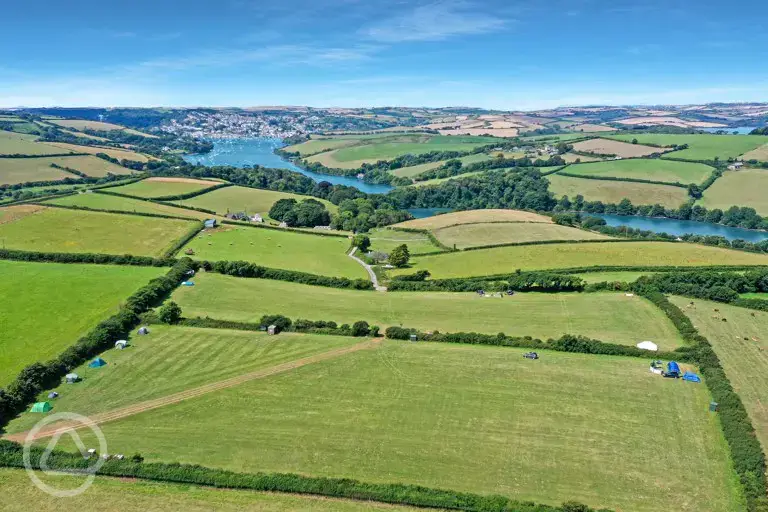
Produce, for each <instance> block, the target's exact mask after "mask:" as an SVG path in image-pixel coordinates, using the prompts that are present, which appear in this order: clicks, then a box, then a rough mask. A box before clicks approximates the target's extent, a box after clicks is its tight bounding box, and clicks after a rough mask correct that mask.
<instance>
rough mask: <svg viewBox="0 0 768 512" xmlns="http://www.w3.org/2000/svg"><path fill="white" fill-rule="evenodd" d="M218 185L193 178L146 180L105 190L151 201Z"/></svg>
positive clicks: (156, 178)
mask: <svg viewBox="0 0 768 512" xmlns="http://www.w3.org/2000/svg"><path fill="white" fill-rule="evenodd" d="M216 185H218V183H217V182H215V181H207V180H197V179H194V178H161V177H155V178H147V179H145V180H141V181H137V182H136V183H130V184H128V185H123V186H121V187H111V188H108V189H107V190H108V191H110V192H118V193H120V194H128V195H129V196H136V197H145V198H147V199H152V198H155V197H165V196H174V195H181V194H189V193H191V192H197V191H200V190H205V189H207V188H211V187H215V186H216Z"/></svg>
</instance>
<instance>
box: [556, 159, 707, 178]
mask: <svg viewBox="0 0 768 512" xmlns="http://www.w3.org/2000/svg"><path fill="white" fill-rule="evenodd" d="M713 170H714V169H713V168H712V167H710V166H708V165H704V164H699V163H693V162H676V161H673V160H661V159H659V158H654V159H650V158H630V159H625V160H611V161H608V162H596V163H585V164H578V165H571V166H569V167H568V168H567V169H565V170H564V171H563V172H567V173H568V174H576V175H579V176H596V177H612V178H633V179H642V180H652V181H665V182H670V183H676V182H679V183H701V182H703V181H704V180H706V179H707V178H708V177H709V175H710V174H712V171H713Z"/></svg>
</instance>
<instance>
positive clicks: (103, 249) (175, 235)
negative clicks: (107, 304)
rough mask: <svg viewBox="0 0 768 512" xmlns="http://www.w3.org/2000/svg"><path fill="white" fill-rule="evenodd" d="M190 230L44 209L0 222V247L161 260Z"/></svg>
mask: <svg viewBox="0 0 768 512" xmlns="http://www.w3.org/2000/svg"><path fill="white" fill-rule="evenodd" d="M2 212H3V209H0V215H2ZM193 226H194V224H193V223H192V222H188V221H183V220H174V219H156V218H152V217H139V216H136V215H122V214H112V213H102V212H87V211H77V210H67V209H63V208H44V209H42V210H40V211H37V212H34V213H32V214H29V215H23V216H20V217H18V218H16V219H15V220H13V221H11V222H5V223H3V222H1V221H0V247H5V248H6V249H19V250H23V251H40V252H74V253H103V254H132V255H135V256H161V255H162V254H163V252H165V251H166V250H167V249H169V248H170V247H171V246H172V245H173V244H174V243H175V242H176V240H178V239H179V238H181V237H182V236H183V235H184V234H185V233H187V232H188V231H189V230H190V229H191V228H192V227H193Z"/></svg>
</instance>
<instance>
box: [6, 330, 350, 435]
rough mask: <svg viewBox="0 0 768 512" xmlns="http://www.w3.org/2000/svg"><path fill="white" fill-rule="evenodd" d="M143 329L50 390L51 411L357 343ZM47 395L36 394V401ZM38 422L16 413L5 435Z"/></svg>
mask: <svg viewBox="0 0 768 512" xmlns="http://www.w3.org/2000/svg"><path fill="white" fill-rule="evenodd" d="M149 329H150V332H149V334H148V335H146V336H138V335H132V336H131V337H130V339H129V341H130V345H129V346H128V347H127V348H125V349H123V350H119V349H116V348H114V349H111V350H108V351H107V352H104V353H103V354H101V357H102V358H103V359H104V360H105V361H106V362H107V365H106V366H103V367H101V368H88V365H87V364H83V365H82V366H80V367H79V368H76V369H75V370H74V373H77V374H78V375H79V376H80V377H81V379H82V380H81V381H80V382H78V383H76V384H62V385H60V386H59V387H58V388H56V391H57V392H58V393H59V397H58V398H57V399H56V401H55V402H54V403H53V405H54V412H55V411H69V412H76V413H78V414H85V415H90V414H97V413H101V412H106V411H110V410H113V409H117V408H121V407H125V406H128V405H132V404H136V403H139V402H143V401H145V400H152V399H155V398H160V397H164V396H168V395H171V394H173V393H178V392H179V391H184V390H186V389H192V388H196V387H199V386H202V385H205V384H209V383H213V382H219V381H222V380H226V379H229V378H231V377H236V376H238V375H244V374H247V373H251V372H254V371H257V370H263V369H265V368H270V367H272V366H277V365H279V364H282V363H286V362H289V361H295V360H298V359H302V358H305V357H308V356H312V355H315V354H320V353H322V352H328V351H331V350H333V349H336V348H340V347H344V346H348V345H353V344H355V343H357V342H358V341H360V338H353V337H350V336H319V335H309V334H296V333H282V334H281V335H280V336H279V337H275V336H269V335H267V333H266V332H251V331H231V330H226V329H198V328H190V327H177V326H167V325H150V326H149ZM74 341H75V340H72V341H71V343H74ZM147 383H151V385H147ZM47 394H48V392H47V391H46V392H44V393H42V394H41V396H40V397H39V398H40V400H45V399H46V396H47ZM94 397H99V399H98V400H94ZM39 419H40V416H39V414H34V413H25V414H22V415H21V416H19V417H18V418H16V419H15V420H13V421H12V422H11V423H10V424H9V426H8V428H7V431H8V432H9V433H14V432H24V431H26V430H29V429H30V428H32V427H33V426H34V424H35V422H37V421H38V420H39Z"/></svg>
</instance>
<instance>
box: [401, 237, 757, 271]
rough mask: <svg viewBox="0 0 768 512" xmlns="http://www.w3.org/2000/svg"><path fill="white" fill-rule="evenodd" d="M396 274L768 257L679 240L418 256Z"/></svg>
mask: <svg viewBox="0 0 768 512" xmlns="http://www.w3.org/2000/svg"><path fill="white" fill-rule="evenodd" d="M411 262H412V265H411V267H410V268H403V269H393V270H391V271H390V273H391V274H393V275H398V274H410V273H413V272H415V271H418V270H429V271H430V272H431V273H432V277H434V278H449V277H471V276H487V275H495V274H504V273H509V272H514V271H515V270H517V269H520V270H543V269H555V268H572V267H594V266H602V265H608V266H651V267H653V266H667V265H679V266H686V267H688V266H701V265H766V264H768V256H765V255H762V254H755V253H748V252H742V251H734V250H731V249H724V248H721V247H711V246H706V245H694V244H688V243H676V242H609V243H584V244H579V243H575V244H574V243H570V244H546V245H523V246H510V247H494V248H490V249H478V250H474V251H460V252H452V253H444V254H435V255H426V256H417V257H415V258H412V259H411Z"/></svg>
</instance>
